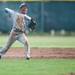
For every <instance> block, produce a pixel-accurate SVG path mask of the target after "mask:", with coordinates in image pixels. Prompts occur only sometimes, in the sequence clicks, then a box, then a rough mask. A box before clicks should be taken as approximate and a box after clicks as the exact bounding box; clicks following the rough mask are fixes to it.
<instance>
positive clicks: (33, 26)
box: [28, 19, 36, 31]
mask: <svg viewBox="0 0 75 75" xmlns="http://www.w3.org/2000/svg"><path fill="white" fill-rule="evenodd" d="M28 27H29V28H30V29H31V30H32V31H34V30H35V27H36V22H35V20H33V19H31V21H30V23H29V25H28Z"/></svg>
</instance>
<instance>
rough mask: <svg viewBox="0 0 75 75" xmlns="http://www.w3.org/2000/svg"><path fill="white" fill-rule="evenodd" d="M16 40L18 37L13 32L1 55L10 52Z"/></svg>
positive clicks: (0, 51) (0, 52)
mask: <svg viewBox="0 0 75 75" xmlns="http://www.w3.org/2000/svg"><path fill="white" fill-rule="evenodd" d="M15 40H16V37H15V35H14V34H13V32H11V33H10V35H9V39H8V41H7V43H6V45H5V46H4V47H3V48H2V49H1V50H0V55H4V54H5V53H6V52H7V51H8V49H9V48H10V46H11V45H12V44H13V43H14V41H15Z"/></svg>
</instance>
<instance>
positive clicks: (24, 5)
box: [19, 3, 28, 8]
mask: <svg viewBox="0 0 75 75" xmlns="http://www.w3.org/2000/svg"><path fill="white" fill-rule="evenodd" d="M22 7H28V6H27V4H26V3H22V4H21V5H20V6H19V8H22Z"/></svg>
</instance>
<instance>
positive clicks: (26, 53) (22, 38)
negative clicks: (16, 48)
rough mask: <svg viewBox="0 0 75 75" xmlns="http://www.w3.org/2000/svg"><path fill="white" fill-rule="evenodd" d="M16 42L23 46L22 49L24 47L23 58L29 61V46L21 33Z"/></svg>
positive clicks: (25, 37)
mask: <svg viewBox="0 0 75 75" xmlns="http://www.w3.org/2000/svg"><path fill="white" fill-rule="evenodd" d="M18 40H19V41H20V42H21V43H23V44H24V47H25V57H26V59H29V58H30V45H29V42H28V38H27V36H26V35H25V34H24V33H23V34H21V35H20V37H19V38H18Z"/></svg>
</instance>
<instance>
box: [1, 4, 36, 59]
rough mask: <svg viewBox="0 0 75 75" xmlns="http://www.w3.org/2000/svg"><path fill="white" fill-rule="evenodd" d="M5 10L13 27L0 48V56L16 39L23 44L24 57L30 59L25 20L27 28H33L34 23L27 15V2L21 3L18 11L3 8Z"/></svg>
mask: <svg viewBox="0 0 75 75" xmlns="http://www.w3.org/2000/svg"><path fill="white" fill-rule="evenodd" d="M5 12H6V13H8V14H9V15H10V16H11V18H12V21H13V27H12V30H11V32H10V35H9V39H8V41H7V43H6V45H5V46H4V47H3V48H2V49H1V50H0V58H1V57H2V55H4V54H5V53H6V52H7V51H8V49H9V48H10V46H11V45H12V44H13V43H14V42H15V41H16V40H18V41H19V42H21V43H22V44H23V45H24V48H25V57H26V59H30V45H29V41H28V38H27V33H26V28H27V21H29V24H28V28H29V29H32V30H34V29H35V25H36V23H35V22H34V21H33V19H32V18H31V17H29V16H28V15H27V12H28V7H27V4H26V3H22V4H21V5H20V7H19V12H15V11H14V10H11V9H9V8H5Z"/></svg>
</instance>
